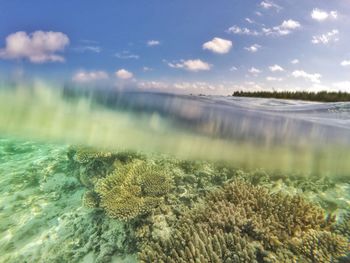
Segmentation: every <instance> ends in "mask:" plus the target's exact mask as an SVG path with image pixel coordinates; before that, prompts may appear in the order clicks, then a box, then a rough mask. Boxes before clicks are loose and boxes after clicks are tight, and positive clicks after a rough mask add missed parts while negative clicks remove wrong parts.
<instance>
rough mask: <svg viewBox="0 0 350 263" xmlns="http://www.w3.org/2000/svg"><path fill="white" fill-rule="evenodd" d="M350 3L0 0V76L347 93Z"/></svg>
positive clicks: (224, 90)
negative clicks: (339, 91)
mask: <svg viewBox="0 0 350 263" xmlns="http://www.w3.org/2000/svg"><path fill="white" fill-rule="evenodd" d="M349 33H350V0H332V1H329V0H283V1H282V0H273V1H271V0H263V1H261V0H260V1H256V0H250V1H244V0H220V1H210V0H191V1H188V0H172V1H164V0H147V1H136V0H120V1H114V0H104V1H96V0H95V1H93V0H70V1H47V0H32V1H21V0H11V1H7V0H0V78H3V79H9V78H22V77H24V76H25V77H26V78H28V77H29V78H40V79H44V80H54V81H59V82H63V83H67V82H69V83H71V84H72V85H77V86H78V85H79V86H81V85H83V86H84V85H85V86H87V87H88V86H90V85H112V86H116V87H126V88H128V87H134V88H137V89H141V90H155V91H164V92H174V93H185V94H188V93H197V94H198V93H203V94H218V95H229V94H231V93H232V92H233V91H236V90H307V91H319V90H332V91H333V90H334V91H338V90H341V91H348V92H350V34H349Z"/></svg>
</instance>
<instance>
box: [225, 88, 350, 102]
mask: <svg viewBox="0 0 350 263" xmlns="http://www.w3.org/2000/svg"><path fill="white" fill-rule="evenodd" d="M232 96H235V97H256V98H275V99H292V100H308V101H320V102H340V101H350V93H347V92H341V91H339V92H329V91H319V92H309V91H235V92H234V93H233V94H232Z"/></svg>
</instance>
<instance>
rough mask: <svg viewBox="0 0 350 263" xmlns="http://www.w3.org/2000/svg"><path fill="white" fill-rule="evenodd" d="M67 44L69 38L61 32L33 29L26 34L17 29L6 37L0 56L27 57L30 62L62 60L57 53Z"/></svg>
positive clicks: (11, 57) (6, 57)
mask: <svg viewBox="0 0 350 263" xmlns="http://www.w3.org/2000/svg"><path fill="white" fill-rule="evenodd" d="M68 45H69V38H68V36H67V35H65V34H63V33H61V32H52V31H48V32H44V31H35V32H33V33H31V34H27V33H26V32H24V31H19V32H16V33H13V34H10V35H8V36H7V37H6V45H5V47H4V48H2V49H0V58H4V59H28V60H29V61H30V62H32V63H45V62H64V60H65V59H64V57H63V56H61V55H57V52H60V51H63V50H64V49H65V47H66V46H68Z"/></svg>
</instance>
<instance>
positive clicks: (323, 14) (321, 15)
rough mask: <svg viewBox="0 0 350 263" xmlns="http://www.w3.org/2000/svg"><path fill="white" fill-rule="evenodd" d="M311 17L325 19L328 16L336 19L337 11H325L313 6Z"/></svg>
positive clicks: (318, 19) (319, 19)
mask: <svg viewBox="0 0 350 263" xmlns="http://www.w3.org/2000/svg"><path fill="white" fill-rule="evenodd" d="M311 17H312V19H314V20H317V21H325V20H327V19H329V18H332V19H337V18H338V12H337V11H331V12H327V11H324V10H321V9H318V8H315V9H313V10H312V12H311Z"/></svg>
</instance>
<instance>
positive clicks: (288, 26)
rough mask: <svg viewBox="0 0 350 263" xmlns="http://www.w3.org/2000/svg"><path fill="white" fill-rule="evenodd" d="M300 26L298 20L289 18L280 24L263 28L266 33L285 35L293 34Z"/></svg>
mask: <svg viewBox="0 0 350 263" xmlns="http://www.w3.org/2000/svg"><path fill="white" fill-rule="evenodd" d="M300 27H301V25H300V23H299V22H298V21H295V20H293V19H288V20H284V21H283V22H282V24H280V25H279V26H275V27H273V28H263V32H264V33H265V34H266V35H280V36H284V35H289V34H291V33H292V32H293V31H294V30H296V29H299V28H300Z"/></svg>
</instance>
